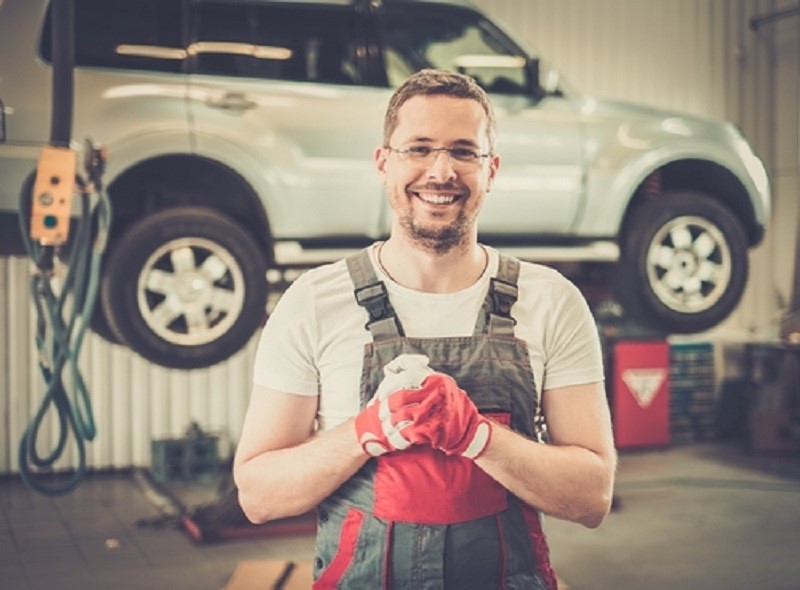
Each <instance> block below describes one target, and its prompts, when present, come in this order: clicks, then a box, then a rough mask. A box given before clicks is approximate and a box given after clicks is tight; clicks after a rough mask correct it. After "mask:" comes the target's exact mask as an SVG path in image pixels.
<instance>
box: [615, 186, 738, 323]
mask: <svg viewBox="0 0 800 590" xmlns="http://www.w3.org/2000/svg"><path fill="white" fill-rule="evenodd" d="M625 227H626V228H627V230H626V235H624V236H623V239H622V253H621V257H620V260H619V262H618V264H617V265H616V271H615V280H614V281H613V282H614V286H615V291H616V295H617V299H618V301H619V302H620V303H621V304H622V306H623V308H624V309H625V312H626V315H628V316H630V317H632V318H634V319H636V320H638V321H640V322H642V323H644V324H646V325H648V326H650V327H653V328H656V329H659V330H663V331H666V332H671V333H678V334H687V333H695V332H702V331H704V330H707V329H709V328H711V327H713V326H715V325H717V324H718V323H719V322H721V321H722V320H724V319H725V318H726V317H727V316H728V315H730V313H731V312H732V311H733V310H734V308H735V307H736V306H737V305H738V303H739V300H740V299H741V296H742V293H743V292H744V288H745V283H746V281H747V274H748V266H749V263H748V253H747V238H746V236H745V233H744V230H743V228H742V225H741V224H740V223H739V220H738V219H737V218H736V217H735V216H734V214H733V213H732V212H731V211H730V210H728V209H727V208H726V207H725V206H724V205H722V204H721V203H720V202H719V201H717V200H716V199H714V198H712V197H710V196H708V195H706V194H703V193H698V192H690V191H670V192H666V193H664V194H662V195H660V196H659V197H657V198H655V199H653V200H649V201H645V202H643V203H641V204H639V205H638V206H637V208H636V209H635V210H634V211H633V212H632V213H631V216H630V219H629V220H628V221H627V223H626V225H625Z"/></svg>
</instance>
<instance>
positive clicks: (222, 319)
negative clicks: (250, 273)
mask: <svg viewBox="0 0 800 590" xmlns="http://www.w3.org/2000/svg"><path fill="white" fill-rule="evenodd" d="M244 295H245V284H244V276H243V275H242V270H241V268H240V267H239V265H238V264H237V262H236V260H235V259H234V257H233V256H232V255H231V254H230V252H228V251H227V250H226V249H225V248H223V247H222V246H220V245H219V244H218V243H215V242H212V241H210V240H204V239H202V238H196V237H191V238H180V239H176V240H172V241H170V242H167V243H165V244H164V245H162V246H161V247H160V248H158V249H157V250H156V251H155V252H153V254H152V255H151V256H150V257H149V258H148V259H147V262H145V264H144V266H143V268H142V271H141V273H140V275H139V280H138V283H137V289H136V299H137V304H138V306H139V312H140V313H141V314H142V318H143V319H144V321H145V323H146V324H147V326H148V328H150V329H151V330H152V331H153V332H154V333H156V334H157V335H158V336H160V337H161V338H163V339H164V340H166V341H167V342H169V343H170V344H176V345H180V346H200V345H203V344H208V343H209V342H213V341H214V340H216V339H218V338H220V337H221V336H222V335H223V334H225V333H226V332H227V331H228V330H230V328H231V326H232V325H233V324H234V323H235V322H236V320H237V319H238V318H239V316H240V315H241V313H242V308H243V307H244Z"/></svg>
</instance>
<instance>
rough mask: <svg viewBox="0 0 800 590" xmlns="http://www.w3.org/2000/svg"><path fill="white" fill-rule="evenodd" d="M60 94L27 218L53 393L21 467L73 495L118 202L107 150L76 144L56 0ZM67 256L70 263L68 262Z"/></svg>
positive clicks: (70, 39)
mask: <svg viewBox="0 0 800 590" xmlns="http://www.w3.org/2000/svg"><path fill="white" fill-rule="evenodd" d="M51 9H52V14H51V19H52V27H51V29H52V38H53V52H52V53H53V99H52V122H51V129H50V144H49V145H48V146H46V147H44V148H43V149H42V153H41V155H40V158H39V164H38V165H37V169H36V172H35V173H32V174H31V175H30V176H29V177H28V178H27V179H26V181H25V182H24V183H23V186H22V189H21V193H20V205H19V220H20V227H21V230H22V231H21V233H22V236H23V240H24V243H25V247H26V249H27V251H28V254H29V256H30V258H31V260H32V261H33V263H34V265H35V271H34V273H33V275H32V277H31V283H30V293H31V298H32V300H33V305H34V309H35V312H36V335H35V340H36V348H37V351H38V356H39V370H40V373H41V375H42V378H43V379H44V382H45V395H44V399H43V400H42V402H41V404H40V406H39V409H38V410H37V412H36V414H35V415H34V417H33V419H32V420H31V422H30V424H29V425H28V427H27V428H26V429H25V432H24V433H23V435H22V440H21V441H20V446H19V453H18V458H19V470H20V474H21V476H22V479H23V481H24V482H25V483H26V484H27V485H28V487H30V488H31V489H32V490H34V491H37V492H40V493H44V494H49V495H55V494H64V493H67V492H69V491H70V490H72V489H73V488H74V487H75V486H76V485H77V484H78V483H79V481H80V479H81V478H82V476H83V474H84V472H85V470H86V448H85V442H86V441H91V440H93V439H94V437H95V434H96V428H95V422H94V416H93V413H92V406H91V400H90V396H89V392H88V389H87V388H86V383H85V381H84V379H83V376H82V375H81V372H80V369H79V367H78V358H79V356H80V350H81V346H82V344H83V339H84V336H85V334H86V329H87V327H88V324H89V321H90V319H91V317H92V314H93V312H94V304H95V301H96V299H97V291H98V283H99V277H100V266H101V262H102V255H103V252H104V250H105V246H106V242H107V239H108V230H109V227H110V225H111V206H110V201H109V198H108V195H107V194H106V192H105V190H104V187H103V183H102V175H103V172H104V170H105V162H106V158H105V153H104V151H103V150H100V149H96V148H95V147H94V146H93V145H92V144H91V143H90V142H88V141H87V144H86V150H85V162H84V168H85V170H86V174H87V177H88V181H86V180H84V179H83V178H82V177H81V176H80V175H78V174H77V171H76V167H77V164H76V160H77V155H76V153H75V152H74V151H73V150H71V149H70V138H71V131H72V99H73V84H72V82H73V76H72V75H73V66H74V53H75V51H74V29H75V22H74V20H75V17H74V3H73V0H53V2H52V4H51ZM75 192H77V193H78V195H79V198H80V204H79V209H80V211H79V217H78V223H77V228H76V229H75V230H74V231H73V232H72V233H73V235H72V240H71V242H70V241H68V240H67V237H68V235H69V233H70V223H71V217H72V197H73V196H74V193H75ZM62 254H63V255H64V256H63V258H64V259H66V260H68V263H66V264H65V263H62V262H61V261H60V258H62V256H61V255H62ZM51 410H53V411H55V412H56V418H57V424H58V430H57V432H58V434H57V437H56V442H55V445H54V446H53V448H52V449H51V450H50V451H49V452H48V453H47V454H45V455H42V454H40V452H39V449H38V448H37V442H38V441H39V439H40V433H41V429H42V426H43V424H44V420H45V418H46V416H48V413H49V412H50V411H51ZM70 432H72V434H73V437H74V440H75V447H76V449H77V455H78V457H77V459H78V465H77V468H76V469H75V470H74V471H73V472H72V473H71V474H69V475H68V476H67V477H64V476H60V475H59V476H54V474H55V469H54V466H55V463H56V462H57V461H58V460H59V459H60V458H61V457H62V456H63V453H64V451H65V450H66V448H67V443H68V440H69V434H70Z"/></svg>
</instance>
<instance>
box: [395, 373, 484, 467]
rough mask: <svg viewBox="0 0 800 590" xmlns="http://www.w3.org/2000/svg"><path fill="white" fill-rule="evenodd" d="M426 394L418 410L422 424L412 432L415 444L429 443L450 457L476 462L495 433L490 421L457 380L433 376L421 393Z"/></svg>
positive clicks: (438, 375) (427, 380)
mask: <svg viewBox="0 0 800 590" xmlns="http://www.w3.org/2000/svg"><path fill="white" fill-rule="evenodd" d="M420 392H422V393H423V394H424V396H423V397H422V401H421V405H420V407H419V408H417V416H418V420H419V421H420V422H419V423H418V424H417V425H415V428H414V430H413V431H412V432H411V433H410V434H411V435H412V436H413V442H415V443H418V442H422V441H421V440H420V439H419V438H418V437H420V436H421V437H423V439H424V440H425V441H426V442H428V443H430V445H431V446H432V447H434V448H436V449H439V450H441V451H443V452H444V453H446V454H447V455H461V456H463V457H467V458H468V459H476V458H477V457H478V456H480V454H481V453H483V451H484V450H486V447H487V445H488V444H489V439H490V438H491V434H492V426H491V424H490V422H489V420H488V419H486V418H485V417H484V416H482V415H481V414H480V413H479V412H478V408H477V407H476V406H475V403H474V402H473V401H472V400H471V399H470V397H469V396H468V395H467V394H466V392H465V391H463V390H462V389H461V388H459V387H458V383H456V381H455V379H453V378H452V377H450V376H449V375H445V374H444V373H433V374H432V375H431V376H430V377H428V378H427V379H426V380H425V383H423V384H422V389H421V390H420Z"/></svg>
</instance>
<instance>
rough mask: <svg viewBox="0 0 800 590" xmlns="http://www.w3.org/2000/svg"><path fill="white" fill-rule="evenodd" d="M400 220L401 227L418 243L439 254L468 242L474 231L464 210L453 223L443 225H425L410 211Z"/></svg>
mask: <svg viewBox="0 0 800 590" xmlns="http://www.w3.org/2000/svg"><path fill="white" fill-rule="evenodd" d="M399 221H400V227H402V228H403V230H404V231H405V233H406V235H408V236H409V237H410V238H411V239H412V240H413V241H414V242H415V243H416V244H418V245H419V246H420V247H422V248H424V249H425V250H428V251H430V252H436V253H437V254H444V253H446V252H449V251H450V250H452V249H453V248H455V247H458V246H460V245H462V244H464V243H466V241H467V238H468V236H469V235H470V232H471V231H472V223H471V220H470V219H468V218H467V216H466V215H464V213H463V212H461V213H459V214H458V217H457V218H456V219H455V220H454V221H453V222H452V223H451V224H449V225H446V226H443V227H430V226H425V225H423V224H421V223H419V222H418V221H416V220H414V218H413V216H412V215H411V214H410V213H408V214H406V215H403V216H402V217H400V220H399Z"/></svg>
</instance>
